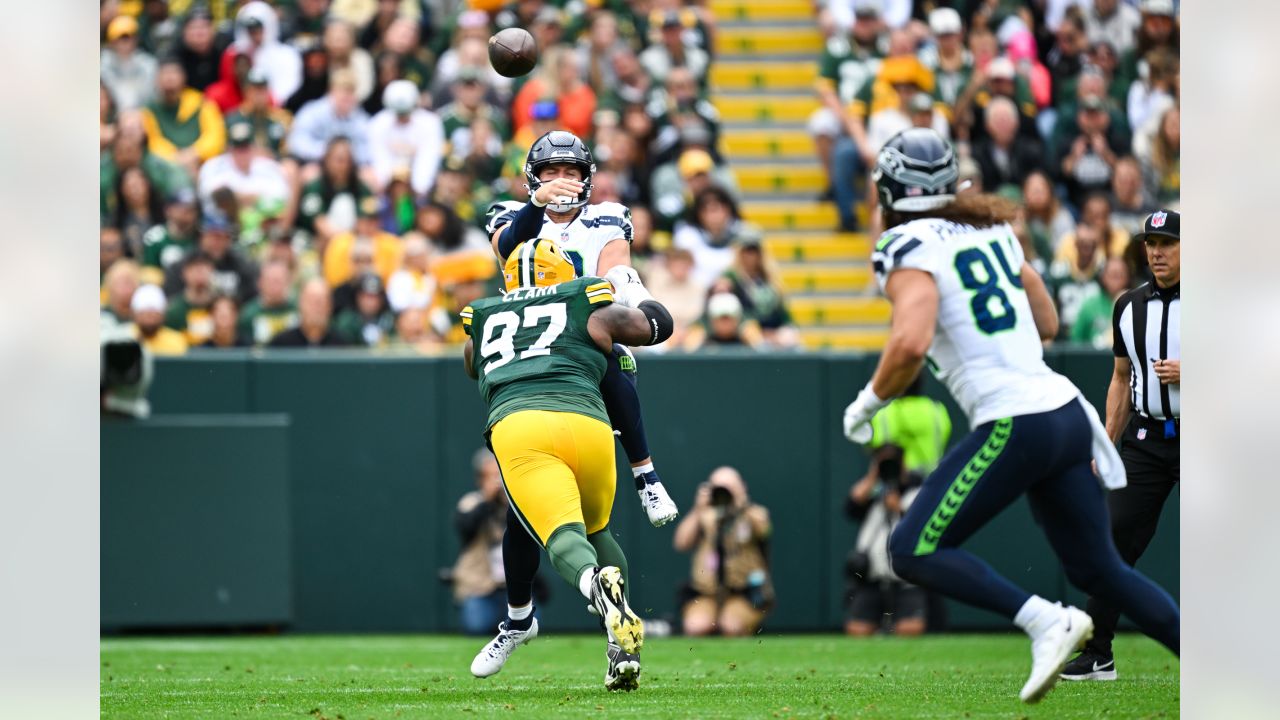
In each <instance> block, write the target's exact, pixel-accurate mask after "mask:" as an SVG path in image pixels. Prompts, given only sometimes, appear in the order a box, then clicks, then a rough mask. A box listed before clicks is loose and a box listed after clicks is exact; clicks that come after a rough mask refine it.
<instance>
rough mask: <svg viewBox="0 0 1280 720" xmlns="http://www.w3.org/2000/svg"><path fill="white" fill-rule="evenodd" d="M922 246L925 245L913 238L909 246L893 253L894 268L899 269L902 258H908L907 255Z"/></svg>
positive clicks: (906, 245)
mask: <svg viewBox="0 0 1280 720" xmlns="http://www.w3.org/2000/svg"><path fill="white" fill-rule="evenodd" d="M922 244H923V243H921V242H920V239H919V238H911V240H910V241H909V242H908V243H907V244H905V245H903V246H902V247H900V248H898V249H897V250H896V251H895V252H894V253H893V266H894V267H897V266H898V265H899V264H901V263H902V258H904V257H906V255H907V253H909V252H911V251H912V250H915V249H916V248H918V247H920V246H921V245H922Z"/></svg>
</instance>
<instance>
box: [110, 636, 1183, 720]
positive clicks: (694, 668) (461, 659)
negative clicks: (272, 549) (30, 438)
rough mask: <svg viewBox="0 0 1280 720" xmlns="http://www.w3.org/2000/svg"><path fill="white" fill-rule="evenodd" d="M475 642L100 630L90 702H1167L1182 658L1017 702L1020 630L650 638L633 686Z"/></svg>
mask: <svg viewBox="0 0 1280 720" xmlns="http://www.w3.org/2000/svg"><path fill="white" fill-rule="evenodd" d="M481 644H482V640H481V641H477V640H475V639H469V638H459V637H444V636H414V635H401V636H285V637H249V638H161V639H133V638H129V639H117V638H107V639H104V640H103V641H102V652H101V655H102V668H101V678H102V682H101V686H102V717H104V718H128V719H129V720H146V719H149V718H201V719H204V718H232V717H238V718H297V719H299V720H320V719H321V718H327V719H328V720H366V718H376V719H377V720H384V719H386V720H391V719H393V718H404V719H411V718H469V717H470V718H503V717H510V718H520V719H521V720H524V719H526V718H587V717H599V716H609V717H626V718H639V717H644V718H740V717H752V718H774V717H779V718H787V717H797V718H850V717H859V718H862V717H866V718H895V719H897V718H1023V717H1026V718H1096V717H1113V718H1155V717H1160V718H1168V717H1177V716H1178V661H1177V659H1176V658H1174V657H1173V656H1172V655H1170V654H1169V653H1168V652H1166V651H1165V650H1164V649H1163V648H1161V647H1160V646H1158V645H1156V644H1155V643H1153V642H1151V641H1150V640H1147V639H1146V638H1141V637H1129V636H1122V637H1120V638H1119V639H1118V640H1117V641H1116V654H1117V657H1118V658H1119V662H1118V667H1119V671H1120V678H1121V679H1120V680H1118V681H1117V682H1112V683H1060V684H1059V685H1058V687H1057V688H1056V689H1055V690H1054V691H1053V692H1052V693H1050V694H1049V696H1048V697H1047V698H1046V699H1045V700H1044V702H1042V703H1041V704H1040V705H1036V706H1026V705H1023V704H1021V703H1019V702H1018V699H1017V698H1018V690H1019V688H1020V687H1021V686H1022V683H1023V682H1024V681H1025V680H1026V673H1027V672H1028V670H1029V668H1030V654H1029V651H1028V647H1029V646H1028V643H1027V640H1026V639H1025V637H1023V636H1021V635H1014V634H1007V635H951V636H937V637H934V636H930V637H926V638H916V639H898V638H873V639H869V640H853V639H846V638H843V637H840V636H834V635H822V636H797V635H784V636H765V637H758V638H750V639H740V640H721V639H710V640H693V639H687V638H680V637H675V638H661V639H659V638H652V639H650V640H649V641H648V642H647V643H646V645H645V650H644V654H643V655H644V670H643V674H642V676H641V688H640V690H638V691H636V692H634V693H630V694H626V693H614V694H611V693H608V692H606V691H605V690H604V688H603V686H602V680H603V676H604V664H605V660H604V641H603V639H601V638H597V637H586V636H549V637H546V636H544V637H542V638H539V639H538V640H537V641H535V642H534V643H532V644H530V645H528V646H526V647H523V648H521V649H520V650H519V651H518V652H517V653H516V655H515V656H514V657H513V658H512V660H511V661H510V663H509V664H508V665H507V668H506V669H505V670H504V671H503V672H502V673H501V674H499V675H496V676H494V677H492V678H489V679H487V680H477V679H475V678H473V677H471V674H470V672H469V670H468V668H469V666H470V662H471V658H472V656H473V655H474V654H475V652H476V650H477V649H478V648H479V647H480V645H481Z"/></svg>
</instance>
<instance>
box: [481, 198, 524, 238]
mask: <svg viewBox="0 0 1280 720" xmlns="http://www.w3.org/2000/svg"><path fill="white" fill-rule="evenodd" d="M522 207H524V203H522V202H516V201H514V200H503V201H501V202H496V203H493V204H492V205H490V206H489V209H488V210H487V211H486V212H485V214H484V229H485V232H487V233H488V234H489V235H491V236H492V235H493V234H494V233H495V232H497V231H498V228H500V227H502V226H503V225H506V224H508V223H510V222H511V221H512V220H513V219H514V218H515V216H516V213H518V212H520V208H522Z"/></svg>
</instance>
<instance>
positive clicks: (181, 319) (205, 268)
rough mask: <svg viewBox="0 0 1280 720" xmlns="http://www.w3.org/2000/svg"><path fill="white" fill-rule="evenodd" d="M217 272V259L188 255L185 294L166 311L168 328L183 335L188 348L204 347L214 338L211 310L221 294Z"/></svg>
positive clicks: (200, 253)
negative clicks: (214, 272)
mask: <svg viewBox="0 0 1280 720" xmlns="http://www.w3.org/2000/svg"><path fill="white" fill-rule="evenodd" d="M213 271H214V263H213V259H212V258H210V257H209V256H208V255H206V254H204V253H202V252H194V253H192V254H190V255H188V256H187V259H186V260H185V261H184V262H183V264H182V292H181V293H179V294H178V295H176V296H175V297H174V298H173V299H172V300H170V301H169V306H168V308H167V309H166V310H165V315H164V324H165V326H166V327H168V328H171V329H173V330H178V331H181V332H183V333H184V334H185V335H186V339H187V344H188V345H192V346H196V345H203V344H204V342H205V341H206V340H208V339H209V338H210V336H212V335H213V316H212V314H211V313H210V308H211V307H212V306H213V301H214V298H216V297H217V295H218V293H217V291H216V290H215V289H214V284H213Z"/></svg>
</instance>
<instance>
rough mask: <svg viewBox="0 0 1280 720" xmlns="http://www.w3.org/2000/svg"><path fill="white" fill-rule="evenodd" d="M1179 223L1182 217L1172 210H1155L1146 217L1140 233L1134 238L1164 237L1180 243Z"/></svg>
mask: <svg viewBox="0 0 1280 720" xmlns="http://www.w3.org/2000/svg"><path fill="white" fill-rule="evenodd" d="M1181 221H1182V215H1181V214H1179V213H1178V212H1176V211H1174V210H1157V211H1155V212H1153V213H1151V214H1150V215H1148V216H1147V219H1146V220H1145V221H1143V223H1142V232H1140V233H1138V234H1137V235H1135V236H1134V237H1136V238H1138V239H1141V240H1145V239H1146V237H1147V236H1148V235H1165V236H1167V237H1171V238H1173V239H1174V240H1177V241H1179V242H1181V241H1182V237H1181V236H1180V235H1179V233H1180V232H1181V228H1180V227H1179V226H1180V225H1181V224H1182V222H1181Z"/></svg>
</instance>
